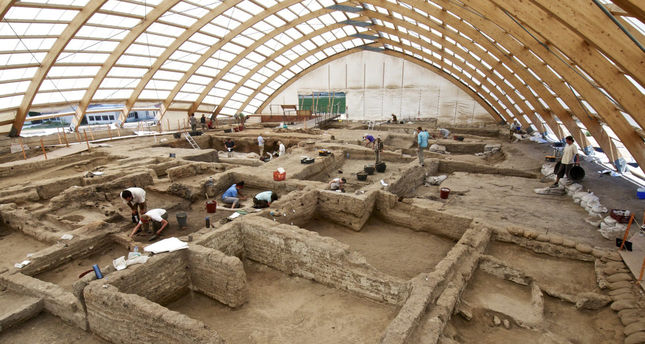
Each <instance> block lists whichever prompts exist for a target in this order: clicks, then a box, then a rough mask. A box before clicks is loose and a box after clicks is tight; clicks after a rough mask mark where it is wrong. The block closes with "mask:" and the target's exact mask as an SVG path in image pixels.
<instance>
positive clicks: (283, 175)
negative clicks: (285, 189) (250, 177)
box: [273, 171, 287, 182]
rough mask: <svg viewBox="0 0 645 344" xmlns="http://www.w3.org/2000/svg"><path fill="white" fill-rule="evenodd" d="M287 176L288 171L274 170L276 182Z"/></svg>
mask: <svg viewBox="0 0 645 344" xmlns="http://www.w3.org/2000/svg"><path fill="white" fill-rule="evenodd" d="M286 178H287V172H282V173H280V172H278V171H273V180H275V181H276V182H280V181H283V180H285V179H286Z"/></svg>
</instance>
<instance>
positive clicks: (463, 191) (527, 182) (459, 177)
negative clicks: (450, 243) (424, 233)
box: [441, 172, 613, 248]
mask: <svg viewBox="0 0 645 344" xmlns="http://www.w3.org/2000/svg"><path fill="white" fill-rule="evenodd" d="M545 186H546V185H545V184H544V183H541V182H540V181H539V180H538V179H529V178H521V177H509V176H499V175H490V174H485V175H484V174H474V173H466V172H455V173H453V174H451V175H450V176H448V179H446V180H445V181H443V183H441V187H447V188H449V189H450V197H449V200H448V202H446V203H445V205H444V209H447V210H449V211H451V212H453V213H461V214H468V215H469V216H473V217H477V218H479V219H482V221H483V222H485V223H491V224H493V225H497V226H504V225H520V226H524V227H527V228H535V229H539V230H541V231H544V232H547V233H560V234H565V235H568V236H571V237H574V238H575V239H576V240H578V241H581V242H585V243H589V244H593V245H597V246H603V247H607V248H609V247H613V243H612V242H610V241H608V240H606V239H604V238H603V237H602V236H601V235H600V233H599V232H598V231H597V230H596V228H594V227H593V226H592V225H590V224H589V223H587V222H585V218H587V217H589V214H587V212H586V211H585V210H584V209H583V208H581V207H580V206H579V205H577V204H575V203H573V200H572V199H571V197H569V196H567V195H562V196H555V195H538V194H536V193H535V192H534V191H533V189H536V188H543V187H545ZM529 209H530V211H529Z"/></svg>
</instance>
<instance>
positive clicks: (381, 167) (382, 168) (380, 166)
mask: <svg viewBox="0 0 645 344" xmlns="http://www.w3.org/2000/svg"><path fill="white" fill-rule="evenodd" d="M386 167H387V166H386V165H385V163H384V162H382V161H381V162H379V163H377V164H376V172H380V173H383V172H385V168H386Z"/></svg>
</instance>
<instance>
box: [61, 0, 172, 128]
mask: <svg viewBox="0 0 645 344" xmlns="http://www.w3.org/2000/svg"><path fill="white" fill-rule="evenodd" d="M179 1H180V0H164V1H163V2H161V3H160V4H159V5H157V7H155V8H154V9H153V10H152V11H150V12H149V13H148V14H147V15H146V16H145V19H144V20H143V21H142V22H141V23H139V25H136V26H135V27H134V28H132V29H130V32H128V35H127V36H125V38H123V40H121V42H120V43H119V45H118V46H117V47H116V48H115V49H114V51H112V53H111V54H110V56H109V57H108V58H107V59H106V60H105V62H104V63H103V66H102V67H101V69H99V71H98V73H96V76H95V77H94V79H92V82H91V83H90V86H89V87H88V88H87V91H86V92H85V94H84V95H83V98H81V102H80V104H79V105H78V108H77V110H76V116H74V121H73V122H72V125H73V126H74V130H78V126H79V125H80V124H81V120H82V119H83V117H84V116H85V111H87V107H88V106H89V105H90V102H91V101H92V97H94V94H96V91H97V90H98V88H99V86H101V83H102V82H103V79H105V77H106V76H107V74H108V72H109V71H110V70H111V69H112V67H114V65H115V64H116V62H117V61H118V60H119V58H120V57H121V55H123V53H124V52H125V51H126V50H127V49H128V47H129V46H130V45H131V44H132V43H133V42H134V41H135V40H136V39H137V37H139V36H140V35H141V34H142V33H144V32H145V31H146V29H147V28H148V27H149V26H150V25H152V24H153V23H154V22H156V21H157V19H159V17H161V16H162V15H163V14H164V13H166V12H167V11H168V10H170V9H171V8H172V7H173V6H175V5H176V4H177V3H178V2H179Z"/></svg>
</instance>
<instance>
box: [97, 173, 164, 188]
mask: <svg viewBox="0 0 645 344" xmlns="http://www.w3.org/2000/svg"><path fill="white" fill-rule="evenodd" d="M153 173H154V171H153V170H150V169H145V170H143V171H142V172H138V173H132V174H128V175H126V176H123V177H121V178H117V179H115V180H112V181H110V182H107V183H104V184H101V185H97V191H112V190H114V189H125V188H129V187H133V186H136V187H140V188H142V187H145V186H148V185H151V184H153V179H152V177H153Z"/></svg>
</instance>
